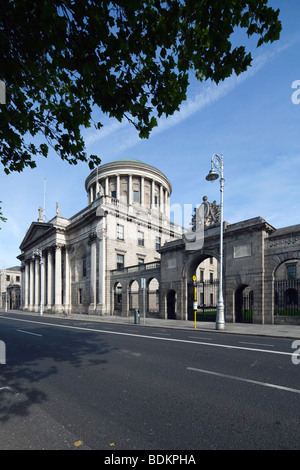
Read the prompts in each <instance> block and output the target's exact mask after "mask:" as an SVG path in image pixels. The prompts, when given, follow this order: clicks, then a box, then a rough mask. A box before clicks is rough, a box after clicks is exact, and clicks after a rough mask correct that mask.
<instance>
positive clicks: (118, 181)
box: [116, 175, 121, 200]
mask: <svg viewBox="0 0 300 470" xmlns="http://www.w3.org/2000/svg"><path fill="white" fill-rule="evenodd" d="M120 195H121V189H120V175H117V183H116V198H117V199H119V200H120Z"/></svg>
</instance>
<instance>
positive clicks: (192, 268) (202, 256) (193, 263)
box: [182, 249, 220, 280]
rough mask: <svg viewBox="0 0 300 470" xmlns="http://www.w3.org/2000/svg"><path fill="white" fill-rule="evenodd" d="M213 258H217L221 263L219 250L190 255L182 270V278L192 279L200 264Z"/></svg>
mask: <svg viewBox="0 0 300 470" xmlns="http://www.w3.org/2000/svg"><path fill="white" fill-rule="evenodd" d="M211 257H213V258H216V259H217V261H218V262H219V261H220V253H219V250H218V249H216V250H205V251H204V252H203V251H199V252H195V253H192V254H188V259H187V262H186V263H185V266H184V268H183V270H182V277H183V278H184V279H187V280H189V279H192V278H193V275H194V274H195V272H196V269H197V267H198V266H199V264H200V263H202V261H205V260H206V259H207V258H211Z"/></svg>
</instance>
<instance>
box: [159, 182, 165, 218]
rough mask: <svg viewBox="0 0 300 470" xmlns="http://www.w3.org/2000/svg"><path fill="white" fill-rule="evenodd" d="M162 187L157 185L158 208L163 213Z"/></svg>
mask: <svg viewBox="0 0 300 470" xmlns="http://www.w3.org/2000/svg"><path fill="white" fill-rule="evenodd" d="M163 194H164V192H163V187H162V185H160V186H159V210H160V212H161V213H162V214H163V213H164V198H163Z"/></svg>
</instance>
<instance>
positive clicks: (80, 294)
mask: <svg viewBox="0 0 300 470" xmlns="http://www.w3.org/2000/svg"><path fill="white" fill-rule="evenodd" d="M78 303H79V304H82V289H78Z"/></svg>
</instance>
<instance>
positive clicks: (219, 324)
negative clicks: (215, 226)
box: [206, 153, 225, 330]
mask: <svg viewBox="0 0 300 470" xmlns="http://www.w3.org/2000/svg"><path fill="white" fill-rule="evenodd" d="M214 168H215V169H216V170H217V172H218V173H219V174H218V173H216V172H215V170H214ZM219 175H220V199H221V201H220V262H219V298H218V305H217V318H216V330H224V329H225V317H224V299H223V188H224V182H225V180H224V178H223V155H222V156H221V157H220V156H219V155H218V154H217V153H215V154H214V155H213V156H212V158H211V169H210V171H209V173H208V175H207V176H206V179H207V181H215V180H216V179H218V178H219Z"/></svg>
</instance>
